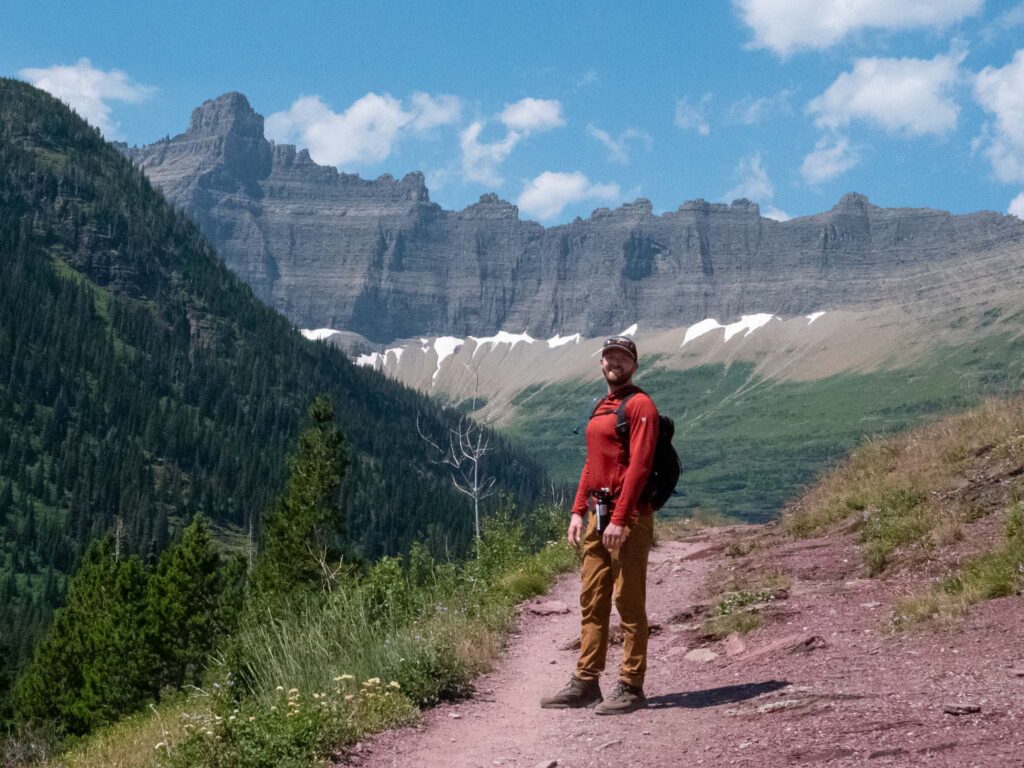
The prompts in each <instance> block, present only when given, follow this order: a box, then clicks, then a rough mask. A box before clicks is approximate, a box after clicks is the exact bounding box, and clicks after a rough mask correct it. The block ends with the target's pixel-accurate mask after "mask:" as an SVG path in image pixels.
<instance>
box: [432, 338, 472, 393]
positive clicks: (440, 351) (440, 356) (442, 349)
mask: <svg viewBox="0 0 1024 768" xmlns="http://www.w3.org/2000/svg"><path fill="white" fill-rule="evenodd" d="M463 342H464V340H463V339H457V338H455V337H454V336H439V337H438V338H436V339H434V351H435V352H437V368H435V369H434V375H433V376H432V377H431V379H430V381H431V382H432V383H434V384H436V383H437V374H439V373H440V372H441V363H443V362H444V361H445V358H448V357H451V356H452V355H454V354H455V353H456V352H457V351H458V349H459V347H461V346H462V344H463Z"/></svg>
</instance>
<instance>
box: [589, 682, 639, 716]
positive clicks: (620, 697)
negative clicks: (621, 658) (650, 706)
mask: <svg viewBox="0 0 1024 768" xmlns="http://www.w3.org/2000/svg"><path fill="white" fill-rule="evenodd" d="M646 706H647V697H645V696H644V689H643V688H637V687H636V686H635V685H630V684H629V683H624V682H622V681H621V680H620V681H619V682H618V684H617V685H616V686H615V690H614V691H612V695H611V696H609V697H608V698H607V699H605V700H604V701H602V702H601V703H600V704H598V705H597V706H596V707H595V708H594V712H595V713H596V714H598V715H624V714H626V713H627V712H632V711H634V710H637V709H643V708H644V707H646Z"/></svg>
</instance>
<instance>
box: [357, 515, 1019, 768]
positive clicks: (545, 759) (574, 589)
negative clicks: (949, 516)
mask: <svg viewBox="0 0 1024 768" xmlns="http://www.w3.org/2000/svg"><path fill="white" fill-rule="evenodd" d="M744 537H746V539H748V540H749V539H750V538H751V537H753V538H755V539H758V540H759V541H762V542H767V540H766V534H765V533H764V532H759V531H756V530H754V529H718V530H714V531H710V532H708V533H706V534H703V535H701V536H698V537H695V538H692V539H690V540H688V541H682V542H675V541H669V542H664V543H662V544H661V545H659V546H658V547H657V548H656V549H655V550H654V551H653V552H652V555H651V567H650V572H649V584H650V596H649V609H648V610H649V613H650V615H651V622H652V624H653V625H654V626H655V630H654V631H653V634H652V638H651V643H650V671H649V673H648V681H647V685H646V690H647V694H648V698H649V701H650V707H649V708H648V709H647V710H642V711H639V712H636V713H633V714H630V715H626V716H619V717H599V716H596V715H594V714H593V713H592V712H591V711H589V710H584V711H579V710H561V711H560V710H542V709H540V708H539V706H538V700H539V698H540V697H541V696H542V695H544V694H546V693H548V692H550V691H552V690H556V689H558V688H560V687H561V686H562V685H563V684H564V683H565V682H566V680H567V679H568V677H569V675H570V674H571V671H572V669H573V665H574V661H575V651H574V650H572V649H570V648H568V647H567V645H568V643H569V642H570V641H571V640H572V639H573V638H574V637H575V636H576V635H577V633H578V620H579V619H578V616H579V613H578V608H577V596H578V581H577V578H578V577H576V576H575V575H571V576H568V577H566V578H564V579H563V580H561V581H560V582H559V583H558V584H557V585H556V587H555V589H554V590H553V592H552V593H551V594H550V595H548V596H547V597H545V598H543V599H541V600H537V601H534V602H533V603H532V604H530V605H527V606H524V607H523V610H522V612H521V615H520V620H519V623H518V630H517V632H516V634H515V635H514V636H513V637H511V638H510V640H509V648H508V651H507V653H506V655H505V657H504V658H503V659H502V661H501V662H500V664H499V665H498V667H497V668H496V669H495V671H494V672H492V673H490V674H488V675H485V676H483V677H481V678H480V679H479V680H478V681H477V684H476V694H475V696H474V697H473V698H471V699H469V700H467V701H463V702H458V703H452V704H444V705H441V706H439V707H436V708H435V709H433V710H431V711H429V712H428V713H426V715H425V716H424V719H423V721H422V722H421V723H420V724H419V725H417V726H415V727H410V728H404V729H399V730H396V731H393V732H390V733H386V734H382V735H380V736H378V737H375V738H373V739H370V740H367V741H365V742H363V743H362V744H360V745H358V746H357V748H356V749H355V750H353V751H352V752H350V753H349V754H348V756H347V758H346V759H347V761H348V763H347V764H349V765H352V766H359V767H360V768H384V767H385V766H386V767H388V768H390V767H391V766H403V767H404V766H409V767H417V768H418V767H420V766H422V767H423V768H435V767H436V768H441V766H444V767H445V768H447V767H448V766H458V767H463V766H464V767H465V768H483V767H484V766H488V767H490V766H524V767H525V768H533V767H534V766H558V767H559V768H583V767H584V766H589V767H593V766H617V767H618V766H622V767H625V766H644V767H645V768H668V766H678V765H708V766H719V765H722V766H727V765H751V766H753V765H757V766H789V765H837V766H846V765H849V766H853V765H871V766H874V765H880V766H881V765H886V766H897V765H898V766H956V767H957V768H960V767H961V766H984V767H985V768H989V767H990V766H1016V767H1017V768H1021V767H1022V766H1024V598H1021V597H1019V596H1018V597H1012V598H1004V599H1001V600H994V601H990V602H988V603H985V604H982V605H980V606H977V607H976V608H975V609H974V610H972V612H971V614H970V616H969V617H968V618H967V620H966V621H965V622H964V623H963V624H962V625H960V626H959V627H957V628H956V629H955V630H934V631H927V632H919V633H913V634H910V633H902V634H893V633H891V632H888V631H886V629H885V617H886V616H887V615H888V611H889V609H890V607H891V605H892V603H893V602H894V601H895V600H896V599H898V598H899V597H900V596H901V595H902V594H905V593H906V591H907V590H908V589H910V588H911V585H909V584H908V583H907V580H906V579H905V578H903V579H901V578H894V579H890V580H887V581H883V580H869V579H865V578H860V577H859V574H858V569H859V567H860V566H859V558H858V556H857V552H856V551H855V548H854V545H853V544H852V543H851V542H850V541H849V540H847V539H844V538H843V537H841V536H840V537H832V538H828V539H822V540H810V541H803V542H787V541H774V542H767V543H761V544H758V545H757V546H755V547H754V549H753V550H752V553H751V554H748V555H746V556H743V557H736V556H730V554H728V553H730V552H731V553H732V555H735V554H736V551H737V549H736V547H735V546H730V544H732V545H735V542H736V541H737V540H738V539H743V538H744ZM768 538H770V536H769V537H768ZM743 549H744V547H740V548H739V551H742V550H743ZM737 572H745V573H749V574H754V575H756V574H759V573H760V574H764V573H769V572H770V573H778V572H781V573H785V574H789V578H790V579H791V586H790V588H789V589H786V590H780V591H779V593H778V594H777V597H776V599H773V600H772V601H770V603H768V604H767V605H765V606H764V607H763V609H762V615H763V616H764V618H765V626H764V627H762V628H760V629H758V630H755V631H754V632H752V633H750V634H749V635H747V636H746V637H745V638H743V639H739V638H736V637H734V638H731V639H729V640H727V641H710V640H707V639H705V638H702V637H701V633H700V631H699V626H700V621H701V618H702V615H703V614H704V612H706V611H707V607H706V605H705V603H706V601H707V589H708V588H709V586H710V588H712V589H713V588H714V586H715V585H714V583H713V582H715V581H721V580H725V579H728V578H730V577H732V576H733V575H734V574H735V573H737ZM709 582H710V584H709ZM559 604H561V605H559ZM566 609H568V610H567V611H566ZM551 610H553V611H554V612H551V613H549V612H548V611H551ZM538 612H539V613H540V614H545V615H539V613H538ZM613 621H614V620H613ZM619 650H620V648H618V647H616V648H613V652H612V653H611V654H610V657H609V665H608V668H609V670H612V672H613V673H614V670H615V668H616V667H617V663H618V653H617V651H619ZM613 682H614V674H612V675H610V676H609V677H608V682H606V683H605V688H606V689H607V688H608V687H609V686H610V685H611V684H612V683H613Z"/></svg>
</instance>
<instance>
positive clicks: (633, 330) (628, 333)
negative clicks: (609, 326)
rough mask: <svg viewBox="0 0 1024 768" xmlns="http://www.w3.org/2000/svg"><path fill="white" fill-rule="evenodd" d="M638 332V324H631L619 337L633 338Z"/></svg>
mask: <svg viewBox="0 0 1024 768" xmlns="http://www.w3.org/2000/svg"><path fill="white" fill-rule="evenodd" d="M639 330H640V324H639V323H633V324H632V325H631V326H629V328H627V329H626V330H624V331H623V332H622V333H620V334H619V336H635V335H636V332H637V331H639Z"/></svg>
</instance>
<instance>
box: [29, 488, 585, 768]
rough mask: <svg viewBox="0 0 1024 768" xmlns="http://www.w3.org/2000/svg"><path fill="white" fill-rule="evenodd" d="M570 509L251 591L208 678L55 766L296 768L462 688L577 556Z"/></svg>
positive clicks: (506, 521)
mask: <svg viewBox="0 0 1024 768" xmlns="http://www.w3.org/2000/svg"><path fill="white" fill-rule="evenodd" d="M565 518H566V513H565V511H564V510H558V509H555V508H553V507H552V508H548V509H542V510H539V511H538V512H535V513H534V514H532V515H531V516H530V521H529V525H528V526H524V524H523V523H522V522H520V521H517V520H516V519H514V518H513V517H512V515H511V514H509V513H499V514H498V515H497V516H496V517H494V518H492V519H491V520H489V521H488V523H487V525H486V526H485V529H484V536H483V541H482V542H481V545H480V547H479V551H478V554H477V557H475V558H474V559H472V560H470V561H467V562H465V563H447V562H446V563H438V562H435V561H434V560H433V559H432V558H430V556H429V555H428V554H426V551H425V550H424V549H422V548H420V547H414V548H413V550H412V551H411V552H410V553H409V554H408V555H407V556H406V557H404V558H384V559H382V560H380V561H378V562H377V563H376V564H374V565H373V566H372V567H371V568H369V569H368V570H367V571H365V572H363V573H356V572H354V571H353V572H351V573H349V574H348V575H347V576H345V577H343V578H341V579H339V581H338V582H337V586H336V588H335V589H334V591H333V592H331V593H330V594H327V595H305V596H293V597H291V598H287V599H276V600H275V602H264V603H262V604H259V605H256V604H252V605H250V606H249V607H248V608H247V611H246V613H245V615H244V617H243V619H242V621H241V622H240V627H239V629H238V631H237V633H236V634H235V635H234V636H233V637H232V639H231V641H230V643H229V644H228V645H227V646H226V647H225V649H224V651H223V653H222V655H221V656H220V657H219V658H218V659H216V660H214V661H213V662H212V666H211V669H210V671H209V675H208V680H207V683H206V684H205V685H204V686H203V688H202V689H197V690H196V691H194V692H193V693H192V694H191V695H190V696H189V697H187V698H185V699H177V700H174V701H172V702H169V703H166V704H164V705H162V706H160V707H158V708H157V709H156V710H154V711H151V712H150V713H142V714H140V715H138V716H136V717H134V718H131V719H129V720H127V721H123V722H122V723H119V724H117V725H115V726H113V727H112V728H110V729H106V730H104V731H101V732H99V733H97V734H95V735H94V736H92V737H90V738H88V739H86V740H84V741H83V742H82V743H80V744H79V745H77V746H76V747H75V748H73V749H71V750H70V751H68V752H67V753H65V754H64V755H62V756H61V757H60V758H58V759H54V760H52V761H50V762H48V763H47V765H48V766H50V768H57V766H74V768H108V767H110V766H116V768H142V766H168V767H170V768H184V767H185V766H187V767H188V768H222V767H223V768H227V767H228V766H231V768H299V766H303V767H305V766H309V765H314V764H318V763H319V761H322V760H324V759H326V758H327V757H329V756H330V754H331V753H332V752H333V750H335V749H337V748H339V747H341V746H343V745H344V744H346V743H351V742H353V741H355V740H357V739H359V738H361V737H362V736H363V735H365V734H367V733H371V732H374V731H378V730H381V729H385V728H389V727H393V726H394V725H397V724H399V723H403V722H408V721H410V720H414V719H415V718H416V717H418V714H419V711H420V707H422V706H426V705H429V704H430V703H432V702H435V701H437V700H439V699H443V698H447V697H457V696H461V695H463V694H464V693H466V692H467V690H468V686H469V685H470V682H471V680H472V678H473V677H474V676H475V675H477V674H479V673H480V672H482V671H484V670H486V669H487V668H489V666H490V665H491V664H493V663H494V661H495V660H496V658H497V657H498V654H499V653H500V651H501V648H502V643H503V641H504V636H505V633H506V631H507V630H508V628H509V626H510V624H511V621H512V619H513V617H514V615H515V606H516V604H517V603H518V602H520V601H521V600H523V599H524V598H527V597H531V596H533V595H536V594H540V593H543V592H544V591H546V590H547V589H548V588H549V587H550V585H551V583H552V581H553V580H554V578H555V577H556V576H557V575H558V574H559V573H561V572H564V571H567V570H571V569H572V568H573V566H574V564H575V557H574V554H573V552H572V550H571V549H570V548H569V547H568V545H566V544H565V543H564V541H563V536H564V527H565V523H566V519H565Z"/></svg>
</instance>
